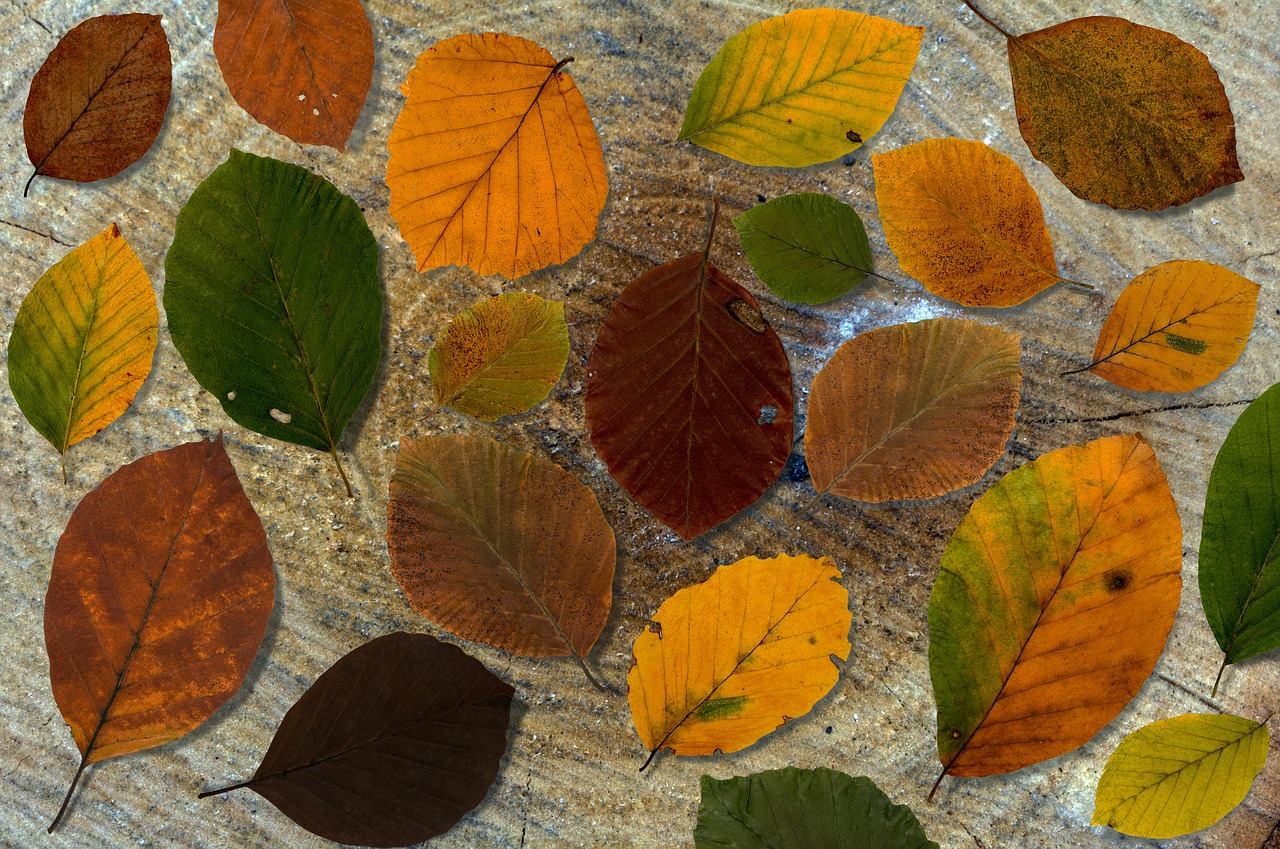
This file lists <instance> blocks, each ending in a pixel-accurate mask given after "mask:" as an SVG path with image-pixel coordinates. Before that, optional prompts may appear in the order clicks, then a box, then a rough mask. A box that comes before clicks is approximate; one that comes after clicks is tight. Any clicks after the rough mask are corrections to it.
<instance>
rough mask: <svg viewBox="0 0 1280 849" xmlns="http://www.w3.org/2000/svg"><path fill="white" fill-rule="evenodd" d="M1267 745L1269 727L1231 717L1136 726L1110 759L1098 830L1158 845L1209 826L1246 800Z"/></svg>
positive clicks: (1096, 816) (1097, 808) (1097, 806)
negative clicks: (1150, 840)
mask: <svg viewBox="0 0 1280 849" xmlns="http://www.w3.org/2000/svg"><path fill="white" fill-rule="evenodd" d="M1270 744H1271V735H1270V733H1268V731H1267V726H1266V724H1265V723H1258V722H1254V721H1253V720H1250V719H1245V718H1243V717H1240V716H1231V715H1230V714H1227V715H1221V714H1200V713H1188V714H1184V715H1182V716H1175V717H1173V718H1172V719H1162V720H1160V721H1159V722H1153V723H1151V724H1150V725H1147V726H1144V727H1142V728H1139V729H1138V730H1137V731H1135V732H1133V733H1132V734H1130V735H1129V736H1128V737H1126V738H1124V740H1122V741H1121V742H1120V745H1119V746H1117V747H1116V750H1115V752H1113V753H1112V755H1111V757H1110V758H1108V759H1107V765H1106V768H1104V769H1103V770H1102V778H1100V779H1099V780H1098V795H1097V799H1096V801H1095V803H1094V808H1093V824H1094V825H1109V826H1111V827H1112V828H1114V829H1115V830H1116V831H1123V832H1124V833H1125V834H1132V835H1134V836H1136V837H1154V838H1157V839H1159V838H1164V837H1177V836H1179V835H1182V834H1190V833H1191V832H1193V831H1199V830H1200V829H1202V828H1208V827H1209V826H1211V825H1213V824H1214V823H1215V822H1217V821H1218V820H1220V819H1222V818H1223V817H1225V816H1226V815H1227V814H1228V813H1229V812H1230V811H1231V809H1232V808H1234V807H1235V806H1236V805H1239V804H1240V803H1241V802H1243V801H1244V797H1245V796H1247V795H1249V788H1250V787H1252V786H1253V779H1254V778H1256V777H1257V775H1258V773H1259V772H1261V771H1262V767H1263V765H1264V764H1265V763H1266V762H1267V748H1268V747H1269V746H1270Z"/></svg>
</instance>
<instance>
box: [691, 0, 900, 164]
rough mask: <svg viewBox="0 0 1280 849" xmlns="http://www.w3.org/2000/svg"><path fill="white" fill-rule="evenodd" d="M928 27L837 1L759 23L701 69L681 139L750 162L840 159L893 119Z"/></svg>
mask: <svg viewBox="0 0 1280 849" xmlns="http://www.w3.org/2000/svg"><path fill="white" fill-rule="evenodd" d="M923 34H924V28H923V27H911V26H904V25H903V24H899V23H896V22H894V21H890V20H887V19H885V18H876V17H873V16H871V15H863V14H860V13H858V12H845V11H838V10H836V9H798V10H796V11H794V12H790V13H788V14H786V15H782V16H780V17H776V18H769V19H767V20H764V21H761V22H760V23H757V24H752V25H751V26H749V27H747V28H746V29H744V30H743V31H742V32H740V33H738V34H737V35H735V36H734V37H733V38H730V39H729V40H728V41H726V42H725V43H724V46H723V47H721V48H720V52H719V53H717V54H716V57H715V58H714V59H712V60H711V64H709V65H707V67H706V68H705V69H704V70H703V71H702V74H701V76H699V77H698V82H697V84H696V85H695V86H694V87H693V94H692V95H690V97H689V106H688V107H687V108H686V110H685V114H684V124H683V125H682V126H681V127H680V136H679V140H680V141H684V140H688V141H691V142H693V143H694V144H696V145H699V146H700V147H705V148H706V149H708V150H714V151H715V152H716V153H722V154H724V155H725V156H728V157H729V158H731V159H736V160H738V161H739V162H745V163H747V164H748V165H782V166H786V167H790V168H801V167H804V166H806V165H816V164H818V163H819V162H830V161H831V160H833V159H839V158H840V157H841V156H843V155H844V154H846V153H848V152H849V151H851V150H857V149H858V148H859V147H861V146H862V143H863V142H864V141H866V140H867V139H869V138H871V136H873V135H874V134H875V133H876V132H877V131H878V130H879V129H880V127H882V126H883V125H884V122H885V121H887V120H889V116H890V115H892V114H893V108H894V106H896V105H897V103H898V98H899V96H901V94H902V88H903V86H905V85H906V83H907V78H908V77H910V76H911V69H912V67H913V66H914V65H915V63H916V57H917V55H918V54H919V53H920V38H921V36H922V35H923Z"/></svg>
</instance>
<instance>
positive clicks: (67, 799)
mask: <svg viewBox="0 0 1280 849" xmlns="http://www.w3.org/2000/svg"><path fill="white" fill-rule="evenodd" d="M90 751H92V749H86V750H85V754H83V755H81V756H80V766H79V767H78V768H77V769H76V774H75V777H74V778H72V779H71V786H70V787H68V788H67V795H66V796H64V797H63V798H62V807H61V808H58V814H57V816H55V817H54V818H53V822H51V823H49V828H48V829H47V830H46V832H45V833H46V834H53V830H54V829H55V828H57V827H58V823H60V822H62V815H63V814H65V813H66V812H67V806H68V805H70V804H71V794H73V793H75V792H76V785H77V784H79V783H80V776H82V775H84V768H85V767H87V766H88V765H89V752H90Z"/></svg>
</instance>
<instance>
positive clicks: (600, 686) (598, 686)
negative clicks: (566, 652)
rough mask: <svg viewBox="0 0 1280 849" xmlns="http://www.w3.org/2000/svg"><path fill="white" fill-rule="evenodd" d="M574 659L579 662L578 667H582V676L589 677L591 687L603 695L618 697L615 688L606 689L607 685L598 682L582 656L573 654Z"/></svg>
mask: <svg viewBox="0 0 1280 849" xmlns="http://www.w3.org/2000/svg"><path fill="white" fill-rule="evenodd" d="M573 659H574V660H576V661H577V662H578V666H579V667H581V669H582V674H583V675H585V676H587V680H588V681H590V682H591V686H593V687H595V688H596V689H597V690H599V691H600V692H602V693H607V694H608V695H611V696H616V695H618V694H617V693H616V692H615V691H614V690H613V688H611V687H606V686H605V685H603V684H601V683H600V682H599V681H597V680H596V678H595V676H594V675H592V674H591V669H590V668H589V667H588V666H587V662H586V661H585V660H583V659H582V656H581V655H579V654H578V653H577V652H576V651H575V652H573Z"/></svg>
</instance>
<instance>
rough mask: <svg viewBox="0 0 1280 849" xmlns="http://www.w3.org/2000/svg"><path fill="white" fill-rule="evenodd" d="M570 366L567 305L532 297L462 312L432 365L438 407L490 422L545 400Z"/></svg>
mask: <svg viewBox="0 0 1280 849" xmlns="http://www.w3.org/2000/svg"><path fill="white" fill-rule="evenodd" d="M568 362H569V325H568V324H566V323H565V320H564V304H562V303H560V302H559V301H547V300H543V299H542V298H539V297H538V296H537V295H530V294H528V293H527V292H510V293H507V294H505V295H498V296H497V297H496V298H489V299H488V300H487V301H481V302H480V303H478V304H476V305H475V306H473V307H468V308H467V309H465V310H463V311H462V313H461V314H460V315H459V316H458V317H457V318H455V319H454V320H453V322H452V323H450V325H449V326H448V327H446V328H445V330H444V333H443V334H441V337H440V341H439V342H437V343H436V344H435V347H433V348H432V349H431V356H430V357H429V358H428V359H427V364H428V367H429V368H430V370H431V386H432V388H433V389H434V390H435V393H436V403H438V404H446V405H448V406H450V407H453V408H454V409H455V410H458V411H460V412H463V413H466V414H468V415H471V416H475V417H476V418H478V419H483V420H484V421H487V422H491V421H493V420H494V419H496V418H498V417H500V416H507V415H511V414H512V413H523V412H525V411H526V410H528V409H529V408H530V407H532V406H534V405H535V404H537V403H538V402H539V401H541V400H542V399H543V398H546V397H547V395H548V394H550V392H551V389H552V388H553V387H554V386H555V385H556V383H557V382H558V381H559V380H560V374H561V373H562V372H563V371H564V367H565V365H566V364H567V363H568Z"/></svg>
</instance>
